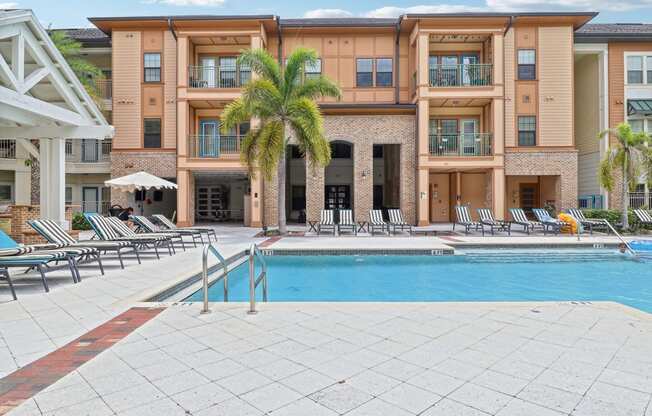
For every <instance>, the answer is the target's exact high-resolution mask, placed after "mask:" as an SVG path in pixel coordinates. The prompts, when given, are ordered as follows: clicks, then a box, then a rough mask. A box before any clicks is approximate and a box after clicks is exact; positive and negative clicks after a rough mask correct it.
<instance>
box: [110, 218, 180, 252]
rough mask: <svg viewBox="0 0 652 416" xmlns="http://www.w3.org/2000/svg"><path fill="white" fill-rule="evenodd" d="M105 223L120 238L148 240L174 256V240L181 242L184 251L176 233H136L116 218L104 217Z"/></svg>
mask: <svg viewBox="0 0 652 416" xmlns="http://www.w3.org/2000/svg"><path fill="white" fill-rule="evenodd" d="M106 221H107V222H108V223H109V224H110V225H111V227H113V229H114V230H115V232H116V233H118V234H119V235H121V236H122V237H127V238H143V239H149V240H151V241H152V243H157V244H159V245H162V246H165V247H167V249H168V252H169V253H170V255H172V254H176V253H177V251H176V250H175V248H174V240H178V241H180V242H181V245H182V246H183V249H184V250H185V249H186V247H185V245H184V243H183V239H182V238H181V236H180V235H179V234H176V233H170V234H163V233H136V231H134V230H132V229H131V228H129V226H128V225H127V224H125V223H124V222H123V221H122V220H121V219H120V218H118V217H106Z"/></svg>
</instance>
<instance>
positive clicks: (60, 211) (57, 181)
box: [39, 139, 68, 229]
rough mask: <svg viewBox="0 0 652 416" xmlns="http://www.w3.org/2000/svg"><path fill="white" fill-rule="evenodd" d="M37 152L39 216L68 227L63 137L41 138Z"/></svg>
mask: <svg viewBox="0 0 652 416" xmlns="http://www.w3.org/2000/svg"><path fill="white" fill-rule="evenodd" d="M39 153H40V155H39V162H40V165H39V167H40V187H41V200H40V205H41V218H47V219H50V220H53V221H56V222H57V223H58V224H60V225H62V226H63V227H64V228H65V229H68V223H67V222H66V217H65V213H66V206H65V203H66V202H65V201H66V200H65V198H66V150H65V139H41V140H40V149H39Z"/></svg>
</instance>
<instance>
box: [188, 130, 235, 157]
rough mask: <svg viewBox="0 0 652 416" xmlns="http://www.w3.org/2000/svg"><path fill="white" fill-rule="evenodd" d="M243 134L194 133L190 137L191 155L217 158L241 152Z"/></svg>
mask: <svg viewBox="0 0 652 416" xmlns="http://www.w3.org/2000/svg"><path fill="white" fill-rule="evenodd" d="M242 137H243V136H235V135H233V136H222V135H220V136H218V135H212V136H211V135H201V134H198V135H192V136H190V137H189V140H190V142H189V146H190V149H189V154H190V157H196V158H206V159H215V158H219V157H222V156H227V155H232V156H237V155H239V154H240V142H241V141H242Z"/></svg>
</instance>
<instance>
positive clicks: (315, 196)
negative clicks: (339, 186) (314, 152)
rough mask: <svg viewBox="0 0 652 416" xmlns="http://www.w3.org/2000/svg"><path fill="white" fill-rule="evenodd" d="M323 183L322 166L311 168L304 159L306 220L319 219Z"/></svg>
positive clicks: (324, 180)
mask: <svg viewBox="0 0 652 416" xmlns="http://www.w3.org/2000/svg"><path fill="white" fill-rule="evenodd" d="M325 184H326V176H325V172H324V168H322V167H320V166H315V167H314V168H313V167H311V166H310V163H308V161H307V160H306V221H319V215H320V212H321V210H322V209H324V186H325Z"/></svg>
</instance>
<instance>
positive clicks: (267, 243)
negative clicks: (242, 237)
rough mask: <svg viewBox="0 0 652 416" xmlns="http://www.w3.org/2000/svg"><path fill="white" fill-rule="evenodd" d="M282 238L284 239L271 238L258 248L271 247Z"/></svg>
mask: <svg viewBox="0 0 652 416" xmlns="http://www.w3.org/2000/svg"><path fill="white" fill-rule="evenodd" d="M281 238H283V237H281V236H275V237H270V238H268V239H267V240H265V241H263V242H262V243H260V244H258V247H260V248H265V247H269V246H271V245H272V244H274V243H275V242H277V241H278V240H280V239H281Z"/></svg>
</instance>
